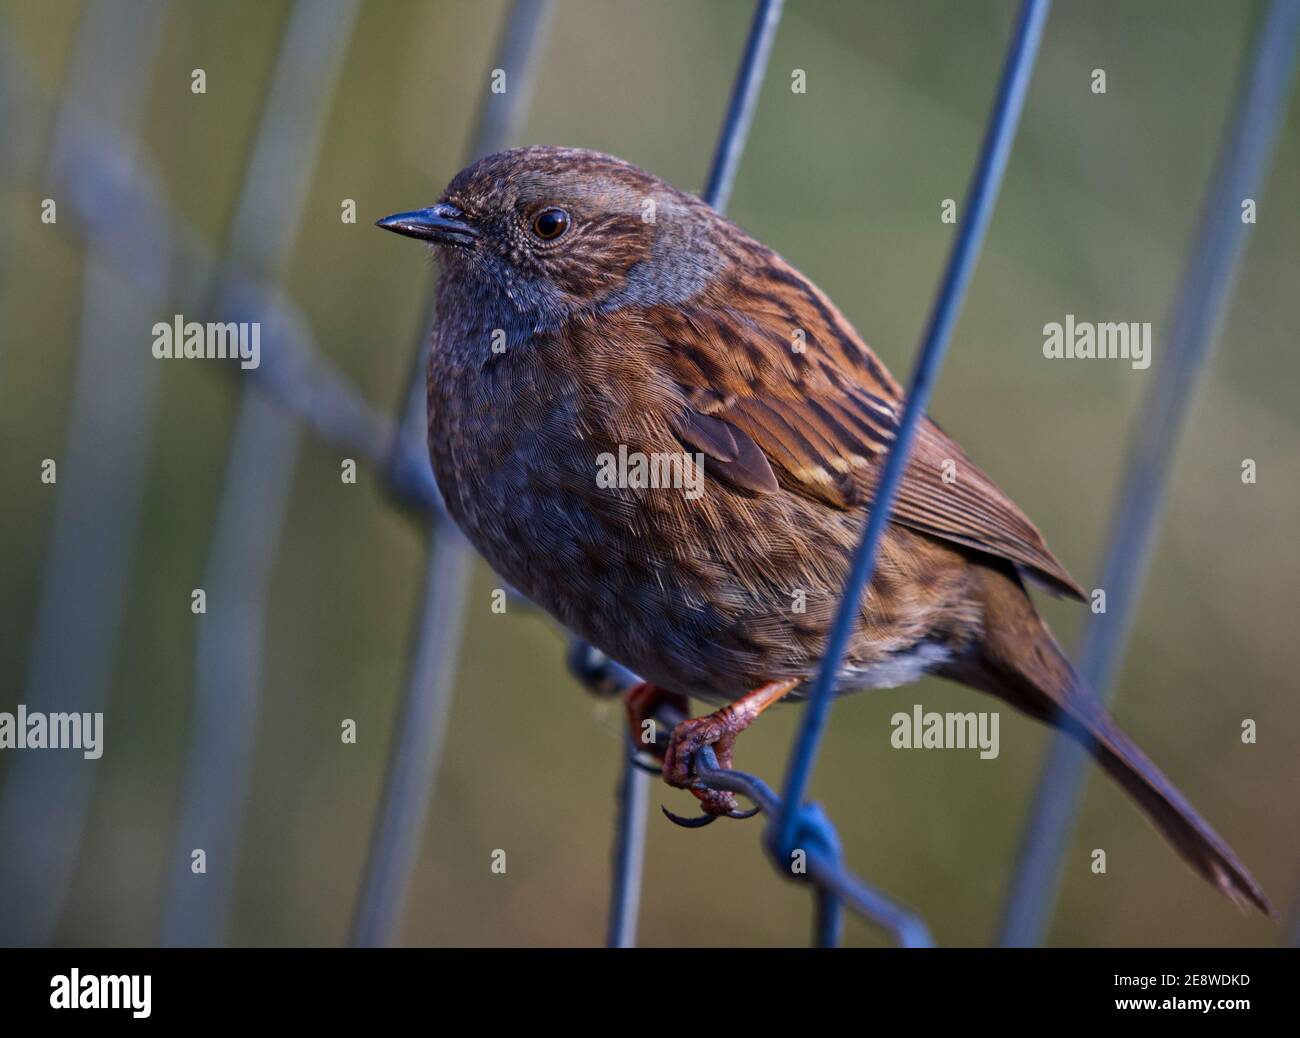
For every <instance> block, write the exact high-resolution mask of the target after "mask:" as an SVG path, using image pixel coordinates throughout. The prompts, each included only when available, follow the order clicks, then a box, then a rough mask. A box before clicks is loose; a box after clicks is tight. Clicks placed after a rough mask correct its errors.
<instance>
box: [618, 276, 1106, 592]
mask: <svg viewBox="0 0 1300 1038" xmlns="http://www.w3.org/2000/svg"><path fill="white" fill-rule="evenodd" d="M812 291H816V290H815V289H814V290H812ZM818 297H819V300H818V301H819V305H818V306H817V307H815V308H812V307H810V308H804V307H802V306H801V305H800V304H799V303H798V302H797V301H796V304H795V305H794V306H790V305H789V304H787V306H786V311H787V312H786V313H784V314H777V313H775V312H771V311H769V310H766V309H764V308H762V307H756V308H754V309H753V310H746V311H744V312H740V311H737V310H735V309H732V308H728V307H725V306H707V305H703V304H701V305H699V306H697V307H695V308H690V307H688V308H685V309H681V308H679V309H677V311H676V312H675V313H674V314H673V315H672V318H671V319H669V320H667V321H660V320H657V316H658V315H657V314H656V311H657V310H658V309H659V308H653V307H652V308H649V309H647V310H645V311H643V312H641V313H640V314H638V318H637V319H638V321H643V322H645V325H646V326H647V327H648V328H651V329H655V330H657V331H661V332H662V333H664V334H663V342H664V343H665V344H666V345H667V347H668V353H667V359H668V363H669V367H670V368H671V369H672V370H671V374H672V376H673V377H674V378H675V379H676V380H677V383H678V384H679V385H680V386H681V387H682V390H683V401H684V404H685V406H684V408H683V411H682V413H681V414H680V415H679V416H678V417H677V418H676V419H675V421H674V431H675V432H676V434H677V436H678V437H679V438H680V439H681V440H682V441H683V442H684V443H686V444H688V445H691V446H694V447H696V448H697V449H699V450H701V451H703V452H704V454H706V455H707V456H708V457H710V458H712V459H713V461H714V464H713V465H712V466H711V467H710V468H711V471H714V472H715V473H717V474H718V475H719V476H720V477H721V478H723V479H726V480H728V481H730V482H731V483H733V484H734V485H735V486H738V487H742V488H744V489H746V490H749V491H752V492H758V493H774V492H776V491H777V489H778V487H777V483H778V481H779V483H780V486H782V487H784V488H785V489H786V490H789V491H791V492H794V493H800V494H804V495H805V496H808V497H812V498H814V499H816V500H819V501H822V502H824V503H826V504H828V505H830V506H832V507H835V508H840V509H850V508H855V507H860V506H863V505H866V504H867V503H869V502H870V500H871V498H872V497H873V496H874V493H875V486H876V483H877V482H878V480H879V478H880V475H881V473H882V471H883V469H884V456H885V451H886V450H887V449H888V447H889V445H890V444H891V443H892V442H893V439H894V435H895V432H896V430H897V424H898V417H899V415H900V413H901V410H902V406H901V403H900V401H899V399H898V397H897V394H896V388H895V386H896V384H893V383H892V379H890V378H889V376H888V374H887V373H885V374H884V377H883V378H878V377H876V375H877V373H878V372H882V371H883V366H882V365H881V364H880V361H879V360H877V359H876V358H875V356H874V355H873V354H871V351H870V350H869V349H868V348H867V346H866V345H865V344H864V343H863V342H862V341H861V339H860V338H858V337H857V335H856V334H855V333H853V332H852V329H851V328H850V327H849V325H848V324H847V322H846V321H844V319H843V318H842V317H841V316H840V315H839V313H838V311H835V310H834V309H833V307H831V306H830V304H829V301H828V300H826V299H825V297H824V296H821V295H820V293H818ZM792 309H793V310H794V311H795V314H794V316H795V319H796V320H798V321H802V322H806V325H805V327H807V328H808V336H807V339H808V342H809V346H808V355H807V356H805V357H802V358H800V357H793V358H792V357H791V356H790V347H789V337H788V329H787V328H786V327H784V325H785V324H788V321H789V316H790V315H789V312H788V311H790V310H792ZM828 314H829V316H828ZM831 320H833V321H834V325H833V326H832V325H830V324H828V321H831ZM683 325H685V326H686V327H688V328H690V329H691V334H690V335H689V336H684V337H683V336H681V335H680V331H681V328H682V327H683ZM674 332H676V333H677V334H673V333H674ZM738 339H745V340H748V346H749V348H747V349H745V350H736V349H735V342H736V341H737V340H738ZM819 343H820V344H827V345H828V348H826V349H824V350H821V351H816V352H815V344H819ZM755 347H757V350H758V351H762V353H763V355H764V356H768V355H770V357H771V363H763V364H760V363H756V362H755V359H754V354H755V352H756V350H755ZM855 353H861V354H864V355H865V356H866V358H867V359H866V360H862V361H858V360H856V359H854V356H853V355H854V354H855ZM706 374H707V377H702V376H705V375H706ZM886 380H888V381H886ZM759 459H762V460H761V461H760V460H759ZM948 460H951V461H952V462H953V463H954V466H955V476H956V479H955V481H954V482H951V483H946V482H944V481H943V471H944V468H943V466H944V462H945V461H948ZM773 470H775V475H774V474H773ZM891 518H892V520H893V521H894V522H897V523H899V524H900V525H902V526H907V527H909V528H911V529H914V530H918V531H921V532H923V533H927V534H930V535H931V536H934V537H938V538H941V539H943V540H947V541H950V542H952V543H955V544H960V545H963V546H965V547H968V548H972V549H974V550H976V551H981V552H985V553H987V554H989V555H995V556H997V557H999V558H1003V559H1006V560H1008V561H1009V562H1012V563H1014V564H1015V565H1016V566H1018V567H1020V568H1022V569H1023V570H1024V571H1025V573H1026V575H1027V576H1029V577H1031V578H1033V579H1035V580H1036V581H1037V582H1038V583H1040V584H1042V585H1043V586H1045V587H1046V588H1047V589H1048V590H1050V591H1052V592H1054V593H1057V594H1064V595H1069V596H1072V597H1075V598H1079V599H1083V598H1085V597H1086V596H1085V595H1084V592H1083V589H1082V588H1080V587H1079V585H1078V584H1077V583H1076V582H1075V580H1074V579H1073V578H1072V577H1071V576H1070V574H1069V573H1068V572H1067V571H1066V569H1065V567H1064V566H1062V565H1061V563H1060V562H1058V561H1057V559H1056V558H1055V556H1053V555H1052V553H1051V551H1050V550H1049V549H1048V547H1047V545H1046V543H1045V542H1044V541H1043V538H1042V535H1041V534H1040V533H1039V532H1038V530H1037V529H1036V528H1035V527H1034V525H1033V523H1031V522H1030V521H1029V519H1028V518H1027V517H1026V516H1025V515H1024V513H1023V512H1021V511H1020V509H1019V508H1018V507H1016V505H1015V503H1014V502H1013V501H1011V499H1010V498H1008V497H1007V496H1006V494H1004V493H1003V492H1002V491H1001V490H1000V489H999V488H998V486H997V485H996V484H995V483H994V482H993V481H992V480H991V479H990V478H989V477H988V476H987V475H985V473H984V472H983V471H981V470H980V468H979V467H978V466H977V465H976V464H975V463H974V462H972V461H971V460H970V459H969V458H968V457H967V456H966V453H965V452H964V451H963V450H962V449H961V448H960V447H959V446H958V445H957V444H956V443H955V442H953V440H951V439H950V438H949V437H948V436H947V435H946V434H945V433H944V432H943V431H942V430H940V429H939V428H938V426H936V425H935V424H934V423H933V422H931V421H930V420H929V419H928V418H923V420H922V422H921V424H920V426H919V428H918V430H917V437H916V440H915V442H914V446H913V450H912V457H911V458H910V459H909V462H908V470H907V475H906V477H905V479H904V480H903V485H902V487H901V488H900V490H899V494H898V497H897V500H896V501H895V504H894V510H893V514H892V516H891Z"/></svg>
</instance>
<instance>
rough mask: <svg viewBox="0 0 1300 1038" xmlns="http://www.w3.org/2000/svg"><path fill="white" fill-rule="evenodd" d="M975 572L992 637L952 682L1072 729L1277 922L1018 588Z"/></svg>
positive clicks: (1227, 886)
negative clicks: (1082, 678)
mask: <svg viewBox="0 0 1300 1038" xmlns="http://www.w3.org/2000/svg"><path fill="white" fill-rule="evenodd" d="M974 569H975V570H976V571H977V572H978V574H979V576H978V578H977V579H978V580H979V581H980V583H981V585H982V589H983V591H984V596H983V597H984V601H985V606H986V609H985V620H986V625H985V631H986V634H985V636H984V638H983V640H982V642H981V644H980V646H979V650H978V658H977V659H975V660H971V661H967V663H966V665H964V666H963V667H962V668H960V669H959V670H955V671H954V673H953V676H954V677H956V678H958V680H962V681H966V682H967V683H969V684H973V685H976V686H977V687H979V688H982V689H984V690H985V691H988V692H992V693H993V694H994V695H997V696H999V697H1001V698H1003V699H1006V700H1008V701H1009V702H1010V703H1012V705H1014V706H1017V707H1019V708H1020V709H1022V710H1024V711H1026V712H1027V713H1029V714H1031V715H1032V716H1034V717H1038V718H1039V719H1041V720H1045V721H1048V722H1049V723H1051V724H1054V725H1056V726H1057V727H1059V728H1062V729H1064V730H1065V731H1068V732H1069V733H1070V734H1071V735H1073V736H1074V737H1075V738H1076V739H1078V740H1079V742H1080V743H1082V744H1083V745H1084V746H1085V747H1087V749H1088V750H1089V751H1090V752H1091V753H1092V755H1093V756H1094V757H1095V758H1096V759H1097V762H1098V763H1099V764H1100V765H1101V766H1102V767H1103V768H1105V769H1106V771H1107V772H1109V773H1110V775H1111V777H1113V778H1114V779H1115V781H1117V782H1118V783H1119V784H1120V785H1121V786H1123V787H1124V789H1125V790H1127V791H1128V793H1129V795H1130V796H1131V797H1132V798H1133V799H1134V800H1136V801H1137V803H1138V804H1139V805H1141V807H1142V809H1143V810H1144V811H1145V812H1146V813H1147V816H1148V817H1149V818H1150V819H1151V821H1152V822H1153V823H1155V826H1156V828H1157V829H1159V830H1160V831H1161V832H1162V833H1164V835H1165V837H1166V839H1168V840H1169V842H1170V843H1172V844H1173V845H1174V847H1175V849H1176V850H1177V851H1178V853H1179V854H1181V855H1182V856H1183V858H1184V859H1185V860H1186V861H1187V862H1188V863H1189V864H1190V865H1191V866H1192V868H1194V869H1195V870H1196V871H1197V872H1199V873H1200V874H1201V875H1202V876H1204V877H1205V878H1206V879H1207V880H1208V881H1209V882H1210V883H1212V884H1214V886H1216V887H1218V888H1219V890H1221V891H1222V892H1223V893H1224V894H1225V895H1227V896H1228V897H1229V898H1231V899H1232V900H1233V901H1234V902H1235V903H1236V904H1237V905H1238V906H1239V907H1241V908H1242V909H1245V908H1246V907H1247V906H1248V905H1254V906H1255V907H1257V908H1258V909H1259V910H1260V911H1262V912H1264V913H1265V914H1266V915H1269V916H1273V917H1276V913H1275V912H1274V911H1273V906H1272V905H1270V904H1269V902H1268V898H1267V897H1265V896H1264V891H1263V890H1262V889H1261V888H1260V886H1259V884H1258V883H1256V882H1255V878H1254V877H1253V876H1252V875H1251V874H1250V872H1249V871H1248V870H1247V868H1246V866H1245V865H1243V864H1242V863H1241V860H1240V859H1239V858H1238V857H1237V855H1236V854H1234V853H1233V850H1232V848H1231V847H1229V846H1228V845H1227V843H1225V842H1224V841H1223V839H1222V838H1221V837H1220V836H1219V834H1218V833H1216V832H1215V831H1214V830H1213V829H1211V828H1210V826H1209V823H1207V822H1206V821H1205V819H1203V818H1202V817H1201V816H1200V815H1199V814H1197V812H1196V809H1195V808H1194V807H1192V805H1191V804H1190V803H1188V801H1187V798H1186V797H1184V796H1183V795H1182V793H1180V792H1179V791H1178V789H1177V788H1176V787H1175V786H1174V784H1173V783H1172V782H1170V781H1169V779H1167V778H1165V776H1164V775H1163V774H1162V773H1161V771H1160V769H1159V768H1157V767H1156V766H1155V765H1154V764H1153V763H1151V761H1150V760H1149V759H1148V758H1147V756H1146V754H1144V753H1143V752H1142V751H1141V750H1139V749H1138V748H1137V746H1136V745H1135V744H1134V743H1133V740H1131V739H1130V738H1129V737H1128V736H1127V735H1125V734H1124V733H1123V732H1122V731H1121V730H1120V729H1119V727H1118V726H1117V725H1116V724H1115V722H1114V721H1113V720H1112V719H1111V717H1110V715H1109V714H1108V713H1107V712H1106V709H1105V707H1104V706H1102V704H1101V703H1100V701H1098V699H1097V698H1096V696H1094V695H1093V694H1092V692H1091V691H1090V690H1089V689H1087V688H1085V687H1084V686H1083V684H1082V682H1081V681H1080V679H1079V677H1078V676H1077V675H1076V674H1075V672H1074V668H1073V667H1071V666H1070V662H1069V660H1068V659H1066V657H1065V654H1064V653H1063V652H1062V651H1061V648H1060V646H1058V645H1057V644H1056V639H1055V638H1053V637H1052V633H1051V632H1050V631H1049V630H1048V629H1047V625H1046V624H1044V623H1043V621H1042V619H1041V618H1040V617H1039V616H1038V611H1037V610H1036V609H1035V608H1034V605H1033V603H1032V602H1031V601H1030V600H1029V596H1028V595H1027V594H1026V593H1025V591H1024V589H1023V587H1022V586H1021V585H1020V582H1019V581H1018V580H1017V579H1016V578H1015V577H1014V576H1012V575H1010V574H1006V573H1002V572H999V571H997V570H994V569H989V568H985V567H983V566H978V565H977V566H975V567H974Z"/></svg>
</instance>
